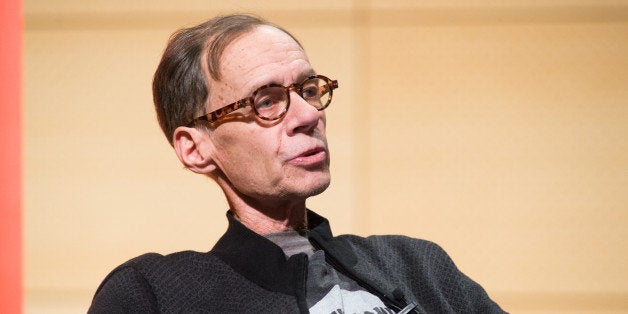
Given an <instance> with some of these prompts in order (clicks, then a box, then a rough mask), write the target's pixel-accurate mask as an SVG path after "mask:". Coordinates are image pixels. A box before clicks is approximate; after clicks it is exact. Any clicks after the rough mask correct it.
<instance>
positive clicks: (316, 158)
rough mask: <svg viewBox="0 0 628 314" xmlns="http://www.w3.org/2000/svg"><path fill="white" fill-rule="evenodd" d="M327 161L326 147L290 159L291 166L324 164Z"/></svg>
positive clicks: (309, 150) (307, 151)
mask: <svg viewBox="0 0 628 314" xmlns="http://www.w3.org/2000/svg"><path fill="white" fill-rule="evenodd" d="M326 159H327V150H326V149H325V148H324V147H315V148H312V149H308V150H306V151H304V152H302V153H301V154H299V155H297V156H296V157H294V158H292V159H290V163H291V164H297V165H303V166H309V165H315V164H318V163H321V162H324V161H325V160H326Z"/></svg>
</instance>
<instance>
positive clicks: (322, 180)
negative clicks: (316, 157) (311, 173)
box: [302, 173, 331, 197]
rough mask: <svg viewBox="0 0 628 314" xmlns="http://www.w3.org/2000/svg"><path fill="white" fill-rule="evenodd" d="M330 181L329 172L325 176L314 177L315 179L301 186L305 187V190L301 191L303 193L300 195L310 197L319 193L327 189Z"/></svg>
mask: <svg viewBox="0 0 628 314" xmlns="http://www.w3.org/2000/svg"><path fill="white" fill-rule="evenodd" d="M330 182H331V181H330V177H329V173H327V175H326V176H325V175H324V176H321V177H319V178H316V180H312V182H309V184H307V185H303V186H302V187H304V188H306V189H305V190H303V191H302V193H303V195H302V196H303V197H310V196H314V195H318V194H321V193H323V192H324V191H325V190H327V188H328V187H329V184H330Z"/></svg>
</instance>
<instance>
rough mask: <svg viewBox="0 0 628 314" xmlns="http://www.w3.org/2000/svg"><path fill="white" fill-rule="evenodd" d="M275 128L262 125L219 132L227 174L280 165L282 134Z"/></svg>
mask: <svg viewBox="0 0 628 314" xmlns="http://www.w3.org/2000/svg"><path fill="white" fill-rule="evenodd" d="M221 131H222V130H221ZM271 131H273V130H270V129H263V128H260V127H259V126H258V127H256V128H250V129H248V128H238V130H230V131H229V132H222V133H217V134H216V136H215V137H214V143H215V145H216V162H217V163H218V165H219V167H220V168H221V169H222V170H223V171H225V172H226V174H227V175H229V174H238V175H239V174H245V175H254V173H259V172H269V171H273V169H274V168H276V167H277V166H278V164H277V162H278V161H279V158H278V153H279V151H280V147H281V137H280V136H275V135H274V134H275V133H274V132H271ZM243 169H244V171H243Z"/></svg>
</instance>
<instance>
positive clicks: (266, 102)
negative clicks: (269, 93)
mask: <svg viewBox="0 0 628 314" xmlns="http://www.w3.org/2000/svg"><path fill="white" fill-rule="evenodd" d="M274 104H275V103H274V101H273V100H272V99H271V98H270V97H264V98H262V99H259V100H257V99H256V100H255V108H257V109H268V108H270V107H272V106H273V105H274Z"/></svg>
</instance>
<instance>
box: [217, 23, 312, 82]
mask: <svg viewBox="0 0 628 314" xmlns="http://www.w3.org/2000/svg"><path fill="white" fill-rule="evenodd" d="M220 71H221V74H222V80H221V82H220V83H223V84H227V85H230V86H231V87H232V88H237V89H250V88H255V86H254V85H256V84H258V85H263V84H267V83H270V82H273V83H279V84H285V85H287V84H291V83H293V82H294V81H296V80H298V79H299V78H301V77H302V76H303V75H304V73H306V74H310V73H311V72H312V69H311V66H310V63H309V60H308V58H307V55H306V54H305V51H304V50H303V49H302V48H301V46H299V44H298V43H297V42H296V41H295V40H294V39H292V37H290V35H288V34H286V33H284V32H283V31H281V30H279V29H277V28H275V27H272V26H268V25H262V26H257V27H255V28H254V29H253V30H252V31H250V32H248V33H245V34H243V35H242V36H240V37H238V38H237V39H235V40H234V41H233V42H231V43H230V44H229V45H227V47H226V48H225V50H224V52H223V54H222V56H221V60H220Z"/></svg>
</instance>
